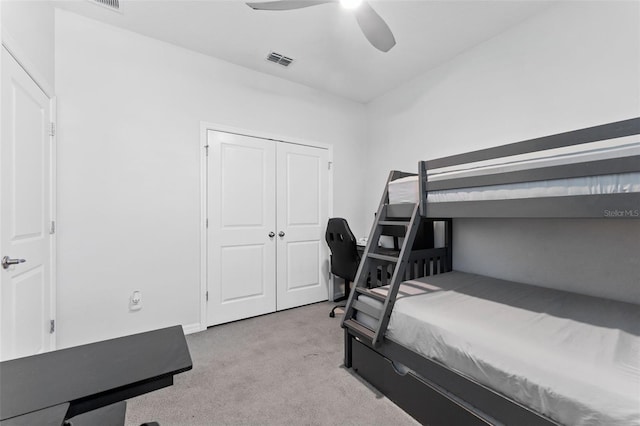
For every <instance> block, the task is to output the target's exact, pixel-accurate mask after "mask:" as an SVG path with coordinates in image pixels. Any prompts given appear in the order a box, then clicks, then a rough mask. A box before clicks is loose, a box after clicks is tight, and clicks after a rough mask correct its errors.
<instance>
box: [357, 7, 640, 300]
mask: <svg viewBox="0 0 640 426" xmlns="http://www.w3.org/2000/svg"><path fill="white" fill-rule="evenodd" d="M639 75H640V3H638V2H614V1H607V2H597V1H596V2H566V3H562V4H560V5H557V6H553V7H551V8H549V9H548V10H546V11H545V12H543V13H541V14H540V15H538V16H536V17H534V18H532V19H530V20H528V21H526V22H524V23H522V24H521V25H519V26H517V27H514V28H512V29H511V30H509V31H507V32H505V33H503V34H501V35H499V36H497V37H495V38H493V39H491V40H488V41H487V42H485V43H483V44H481V45H479V46H477V47H476V48H474V49H472V50H470V51H467V52H465V53H464V54H462V55H460V56H458V57H456V58H455V59H453V60H452V61H450V62H448V63H446V64H444V65H442V66H440V67H438V68H436V69H434V70H432V71H430V72H428V73H426V74H424V75H422V76H421V77H419V78H417V79H416V80H414V81H412V82H410V83H408V84H406V85H404V86H402V87H400V88H398V89H396V90H394V91H392V92H390V93H388V94H386V95H385V96H382V97H380V98H378V99H376V100H375V101H373V102H372V103H370V104H369V105H368V120H367V122H368V140H369V141H370V144H371V148H370V161H369V164H370V167H369V168H368V172H367V177H368V182H370V185H369V189H368V190H367V191H366V193H367V195H368V198H367V201H366V209H367V211H366V212H365V216H364V219H363V220H364V221H366V222H368V223H370V222H371V218H372V214H371V212H373V211H374V210H375V208H376V206H377V202H378V198H379V196H380V188H381V187H382V185H383V184H384V181H385V179H386V175H387V173H388V170H390V169H400V170H406V171H416V172H417V162H418V161H419V160H426V159H433V158H437V157H441V156H446V155H451V154H456V153H460V152H466V151H471V150H475V149H481V148H486V147H490V146H497V145H502V144H505V143H510V142H517V141H520V140H526V139H529V138H533V137H538V136H543V135H549V134H555V133H559V132H563V131H567V130H572V129H578V128H583V127H588V126H592V125H597V124H603V123H607V122H611V121H616V120H623V119H627V118H631V117H636V116H638V115H640V79H639V78H638V76H639ZM545 226H549V228H545ZM474 227H477V228H476V229H475V231H474ZM522 227H526V230H523V229H522ZM530 227H531V228H530ZM534 229H535V230H534ZM544 229H554V230H555V231H557V232H553V233H549V232H547V231H543V230H544ZM541 233H542V234H541ZM543 234H544V235H545V236H544V237H542V236H541V235H543ZM639 234H640V222H639V221H633V222H632V221H626V222H625V224H624V226H623V225H621V223H618V222H615V223H614V222H613V221H611V222H609V221H605V220H593V221H575V222H570V223H568V222H567V223H565V222H562V221H560V222H558V221H549V222H548V223H547V225H544V226H542V225H541V223H540V222H536V223H535V224H533V223H532V224H523V223H522V222H521V221H506V222H496V221H494V222H490V221H467V222H465V221H456V228H455V232H454V235H455V237H456V239H455V244H456V245H455V249H456V251H455V256H454V262H455V265H454V266H455V267H456V268H458V269H462V270H469V271H472V272H479V273H485V274H488V275H493V276H497V277H501V278H507V279H518V278H519V279H521V280H523V281H525V282H530V283H537V284H541V285H548V286H556V287H560V288H567V289H573V290H576V289H577V288H578V286H581V290H582V291H584V292H586V293H588V294H594V295H608V296H610V297H613V298H618V299H625V300H626V297H627V296H628V295H629V291H634V292H635V293H634V295H633V297H634V298H635V299H634V300H636V301H637V302H639V303H640V294H639V293H640V292H639V291H638V288H639V287H640V272H639V271H640V268H638V245H637V242H634V241H631V240H630V238H629V237H628V236H629V235H639ZM505 236H506V239H505ZM549 239H551V241H553V243H551V242H550V241H549ZM565 243H566V244H569V245H567V246H564V247H565V248H562V249H560V250H559V251H558V253H562V256H563V257H567V260H568V265H571V269H568V268H563V267H562V265H561V264H559V262H558V261H554V262H549V261H548V256H549V255H550V253H549V252H545V250H546V249H547V248H548V247H549V245H552V246H554V247H556V246H559V245H562V244H565ZM483 247H485V248H487V249H484V250H483V249H482V248H483ZM567 247H576V248H577V247H580V248H581V250H576V251H572V250H568V249H567ZM489 248H490V249H489ZM514 249H516V252H517V253H519V256H515V255H514V251H513V250H514ZM523 251H524V252H523ZM525 252H526V256H525V254H524V253H525ZM506 259H509V260H508V262H507V260H506ZM578 265H585V267H584V268H578V269H579V271H576V267H577V266H578ZM586 265H590V266H586ZM593 265H599V266H600V267H601V269H599V268H597V267H594V266H593ZM616 271H619V272H616ZM611 277H615V278H616V279H615V280H611V279H610V278H611ZM603 283H606V285H604V284H603Z"/></svg>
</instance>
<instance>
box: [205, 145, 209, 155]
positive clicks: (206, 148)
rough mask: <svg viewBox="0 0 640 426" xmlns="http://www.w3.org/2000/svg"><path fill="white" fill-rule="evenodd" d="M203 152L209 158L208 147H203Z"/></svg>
mask: <svg viewBox="0 0 640 426" xmlns="http://www.w3.org/2000/svg"><path fill="white" fill-rule="evenodd" d="M204 150H205V155H206V156H207V157H208V156H209V145H205V146H204Z"/></svg>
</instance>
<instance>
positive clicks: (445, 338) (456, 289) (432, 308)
mask: <svg viewBox="0 0 640 426" xmlns="http://www.w3.org/2000/svg"><path fill="white" fill-rule="evenodd" d="M375 291H379V292H382V293H385V292H386V289H385V288H384V287H381V288H379V289H376V290H375ZM409 296H410V297H409ZM360 300H361V301H364V302H365V303H369V304H371V305H379V304H380V302H377V301H375V300H373V299H371V298H366V297H365V296H361V297H360ZM361 315H362V314H361V313H359V314H358V321H361V322H364V323H365V324H366V323H367V320H366V318H364V316H362V317H361ZM386 338H389V339H391V340H393V341H395V342H396V343H399V344H401V345H403V346H405V347H407V348H410V349H411V350H413V351H415V352H417V353H419V354H421V355H423V356H425V357H427V358H430V359H433V360H436V361H438V362H440V363H442V364H444V365H446V366H447V367H448V368H450V369H452V370H455V371H458V372H459V373H461V374H463V375H465V376H467V377H470V378H472V379H474V380H476V381H477V382H479V383H481V384H483V385H485V386H487V387H489V388H491V389H493V390H495V391H497V392H499V393H502V394H504V395H506V396H508V397H510V398H512V399H513V400H515V401H518V402H520V403H522V404H523V405H525V406H527V407H529V408H531V409H533V410H535V411H537V412H539V413H541V414H543V415H545V416H547V417H549V418H551V419H553V420H555V421H557V422H559V423H561V424H567V425H569V424H570V425H603V424H606V425H619V426H622V425H627V426H628V425H640V306H638V305H634V304H628V303H622V302H615V301H610V300H605V299H599V298H595V297H590V296H583V295H579V294H574V293H568V292H564V291H557V290H552V289H546V288H542V287H536V286H531V285H525V284H519V283H513V282H509V281H503V280H498V279H493V278H489V277H484V276H480V275H473V274H467V273H463V272H455V271H454V272H449V273H445V274H441V275H436V276H431V277H425V278H421V279H418V280H412V281H407V282H405V283H403V284H402V287H401V288H400V291H399V293H398V299H397V301H396V304H395V306H394V309H393V313H392V315H391V320H390V322H389V327H388V329H387V334H386Z"/></svg>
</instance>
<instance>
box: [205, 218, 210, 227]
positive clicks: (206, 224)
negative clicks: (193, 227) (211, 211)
mask: <svg viewBox="0 0 640 426" xmlns="http://www.w3.org/2000/svg"><path fill="white" fill-rule="evenodd" d="M204 226H205V227H206V228H208V227H209V218H206V219H205V220H204Z"/></svg>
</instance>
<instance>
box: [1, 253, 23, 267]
mask: <svg viewBox="0 0 640 426" xmlns="http://www.w3.org/2000/svg"><path fill="white" fill-rule="evenodd" d="M24 262H26V260H24V259H10V258H9V256H5V257H3V258H2V267H3V268H4V269H9V266H11V265H17V264H18V263H24Z"/></svg>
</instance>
